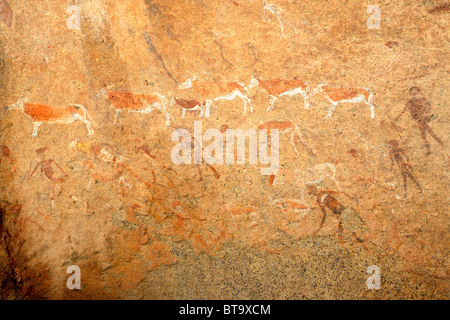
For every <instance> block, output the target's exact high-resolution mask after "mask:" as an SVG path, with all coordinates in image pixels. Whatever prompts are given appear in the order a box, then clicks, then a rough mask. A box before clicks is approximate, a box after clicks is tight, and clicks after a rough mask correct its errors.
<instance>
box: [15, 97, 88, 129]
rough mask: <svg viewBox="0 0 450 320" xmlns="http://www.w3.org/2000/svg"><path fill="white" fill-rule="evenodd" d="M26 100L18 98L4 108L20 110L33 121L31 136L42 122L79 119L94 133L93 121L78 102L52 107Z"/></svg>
mask: <svg viewBox="0 0 450 320" xmlns="http://www.w3.org/2000/svg"><path fill="white" fill-rule="evenodd" d="M27 101H28V98H20V99H19V101H17V102H16V103H14V104H12V105H9V106H7V107H6V108H8V109H18V110H22V112H23V113H24V114H25V115H26V116H27V117H28V118H30V120H31V122H32V123H33V134H32V136H33V137H36V136H37V134H38V128H39V126H40V125H41V124H42V123H43V122H46V123H65V124H69V123H72V122H74V121H77V120H80V121H81V122H83V123H84V124H85V125H86V127H87V130H88V133H89V134H90V135H91V134H93V133H94V130H93V129H92V123H94V124H95V122H94V121H93V120H92V118H91V117H90V115H89V114H88V112H87V111H86V109H85V108H84V107H83V106H82V105H80V104H72V105H70V106H67V107H53V106H48V105H44V104H33V103H27ZM88 119H89V120H88Z"/></svg>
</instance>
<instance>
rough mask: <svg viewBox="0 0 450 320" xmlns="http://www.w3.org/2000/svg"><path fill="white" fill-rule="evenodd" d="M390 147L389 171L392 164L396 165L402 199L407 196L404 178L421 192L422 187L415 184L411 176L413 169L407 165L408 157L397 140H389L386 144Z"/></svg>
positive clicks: (415, 181) (414, 179)
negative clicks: (401, 188)
mask: <svg viewBox="0 0 450 320" xmlns="http://www.w3.org/2000/svg"><path fill="white" fill-rule="evenodd" d="M388 144H389V145H390V150H389V158H390V159H391V170H392V168H393V166H394V162H396V163H397V166H398V168H399V170H400V173H401V174H402V177H403V188H404V190H405V195H404V196H403V199H406V197H407V196H408V193H407V184H406V177H409V178H410V179H411V180H412V181H413V182H414V183H415V184H416V185H417V187H418V188H419V190H420V192H423V189H422V187H421V186H420V184H419V183H418V182H417V180H416V178H415V177H414V175H413V168H412V166H411V164H410V163H409V157H408V156H407V155H406V153H405V151H404V150H403V149H402V148H400V147H399V145H398V141H397V140H391V141H389V142H388Z"/></svg>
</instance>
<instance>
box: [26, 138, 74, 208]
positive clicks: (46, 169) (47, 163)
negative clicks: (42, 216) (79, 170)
mask: <svg viewBox="0 0 450 320" xmlns="http://www.w3.org/2000/svg"><path fill="white" fill-rule="evenodd" d="M47 150H48V147H43V148H40V149H37V150H36V153H37V154H38V155H39V156H40V157H41V160H40V161H39V162H38V163H37V164H36V166H35V167H34V169H33V171H32V172H31V174H29V176H28V178H27V180H30V179H31V178H32V177H33V175H34V173H35V172H36V170H37V169H38V168H40V169H41V172H43V173H44V175H45V176H46V177H47V179H48V180H50V181H51V187H50V203H51V205H52V214H53V213H54V211H55V198H54V190H55V186H56V185H58V186H59V187H60V189H61V190H62V187H61V183H63V182H64V181H65V178H66V177H68V175H67V174H66V173H65V172H64V170H63V169H62V168H61V167H60V165H59V164H58V163H56V161H55V160H53V159H46V158H45V152H46V151H47ZM53 165H55V166H56V168H58V169H59V170H60V171H61V173H62V174H63V175H64V178H61V177H59V178H58V177H55V170H54V168H53ZM30 169H31V164H30Z"/></svg>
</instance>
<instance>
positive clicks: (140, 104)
mask: <svg viewBox="0 0 450 320" xmlns="http://www.w3.org/2000/svg"><path fill="white" fill-rule="evenodd" d="M100 93H101V94H102V96H103V97H104V98H105V99H106V100H108V101H109V102H110V103H111V106H112V107H113V108H114V111H115V112H116V114H115V117H114V124H115V123H116V122H117V119H119V123H120V122H121V113H122V112H124V111H126V112H139V113H150V112H152V111H153V110H155V109H156V110H159V111H161V112H162V113H163V114H164V116H165V118H166V126H167V127H169V126H170V114H169V113H168V112H167V110H166V107H167V104H168V101H167V99H166V97H164V96H163V95H161V94H159V93H155V94H141V93H131V92H128V91H121V90H112V89H107V88H102V89H101V90H100Z"/></svg>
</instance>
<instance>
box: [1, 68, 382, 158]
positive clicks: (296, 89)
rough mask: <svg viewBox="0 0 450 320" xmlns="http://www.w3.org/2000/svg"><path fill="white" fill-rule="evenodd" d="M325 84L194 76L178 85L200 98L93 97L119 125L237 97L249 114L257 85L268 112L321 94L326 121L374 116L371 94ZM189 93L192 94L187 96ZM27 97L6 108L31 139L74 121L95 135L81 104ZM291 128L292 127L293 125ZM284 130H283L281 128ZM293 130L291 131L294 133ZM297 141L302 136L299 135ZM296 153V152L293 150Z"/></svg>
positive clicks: (121, 93) (205, 113) (120, 93)
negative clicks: (359, 109) (339, 112)
mask: <svg viewBox="0 0 450 320" xmlns="http://www.w3.org/2000/svg"><path fill="white" fill-rule="evenodd" d="M327 84H328V83H327V82H324V83H321V84H319V85H318V86H317V87H316V88H315V89H313V90H311V89H310V87H309V85H308V84H307V83H306V82H304V81H301V80H297V79H294V80H286V79H278V78H277V79H273V80H263V79H260V78H257V77H255V76H252V79H251V80H250V83H249V85H248V86H245V85H243V84H241V83H238V82H213V81H199V80H197V79H196V77H192V78H190V79H188V80H186V81H185V82H184V83H182V84H180V85H179V86H178V89H181V90H183V92H184V91H186V90H188V89H192V91H193V93H194V94H196V95H197V96H198V97H200V100H196V99H184V98H179V97H176V96H172V97H170V98H168V97H166V96H164V95H162V94H160V93H158V92H154V93H150V94H144V93H132V92H129V91H127V90H118V89H110V88H107V87H104V88H101V89H100V91H99V92H98V94H97V95H96V96H95V97H96V98H97V99H98V98H99V97H100V96H103V97H104V98H105V100H106V101H107V103H108V104H109V106H110V108H111V109H112V110H113V111H114V113H115V116H114V124H119V125H121V121H122V117H121V115H122V113H123V112H128V113H145V114H148V113H151V112H152V111H154V110H159V111H160V112H161V113H162V114H163V115H164V117H165V125H166V126H167V127H169V126H170V125H171V113H170V112H169V108H173V107H174V106H177V107H179V108H181V118H182V119H184V118H185V117H186V112H187V111H189V112H194V111H199V113H200V117H209V115H210V112H211V106H212V104H213V102H216V101H219V100H234V99H236V98H240V99H241V100H242V101H243V102H244V115H245V114H246V113H247V105H248V106H249V107H250V112H253V111H254V109H253V104H252V101H251V99H250V98H249V97H248V96H249V92H250V90H252V89H253V88H255V87H257V86H259V87H260V88H263V89H264V90H265V91H266V92H267V93H268V94H269V97H270V101H269V106H268V108H267V111H270V110H273V106H274V103H275V101H276V100H277V99H278V98H279V97H281V96H291V97H292V96H295V95H301V96H302V97H303V99H304V108H305V109H309V106H310V102H309V99H310V97H312V96H315V95H319V94H321V95H323V97H325V98H326V99H328V100H329V101H330V102H331V104H332V106H331V108H330V111H329V113H328V115H327V116H326V117H325V119H329V118H330V117H331V115H332V114H333V113H334V111H335V109H336V106H337V105H338V104H339V103H359V102H364V103H365V104H367V105H368V106H369V107H370V115H371V117H372V118H374V117H375V110H374V106H375V105H374V103H373V102H372V93H370V92H369V90H367V89H362V88H340V87H328V86H327ZM190 94H192V92H191V93H190ZM27 101H28V98H20V99H19V100H18V101H17V102H16V103H14V104H11V105H9V106H7V107H6V108H7V109H9V110H12V109H18V110H22V112H23V113H24V114H25V115H27V116H28V117H29V118H30V120H31V122H32V124H33V133H32V136H33V137H36V136H37V134H38V129H39V126H40V125H41V124H42V123H65V124H70V123H73V122H74V121H76V120H79V121H81V122H83V123H84V124H85V125H86V127H87V130H88V134H89V135H91V134H93V133H94V130H93V129H92V126H93V124H95V122H94V121H93V120H92V118H91V116H90V115H89V113H88V112H87V110H86V108H85V107H84V106H82V105H80V104H71V105H69V106H67V107H54V106H49V105H44V104H38V103H28V102H27ZM292 127H293V126H292ZM284 129H286V128H284ZM293 131H294V130H293ZM299 138H301V136H300V135H299ZM296 151H297V150H296Z"/></svg>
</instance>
